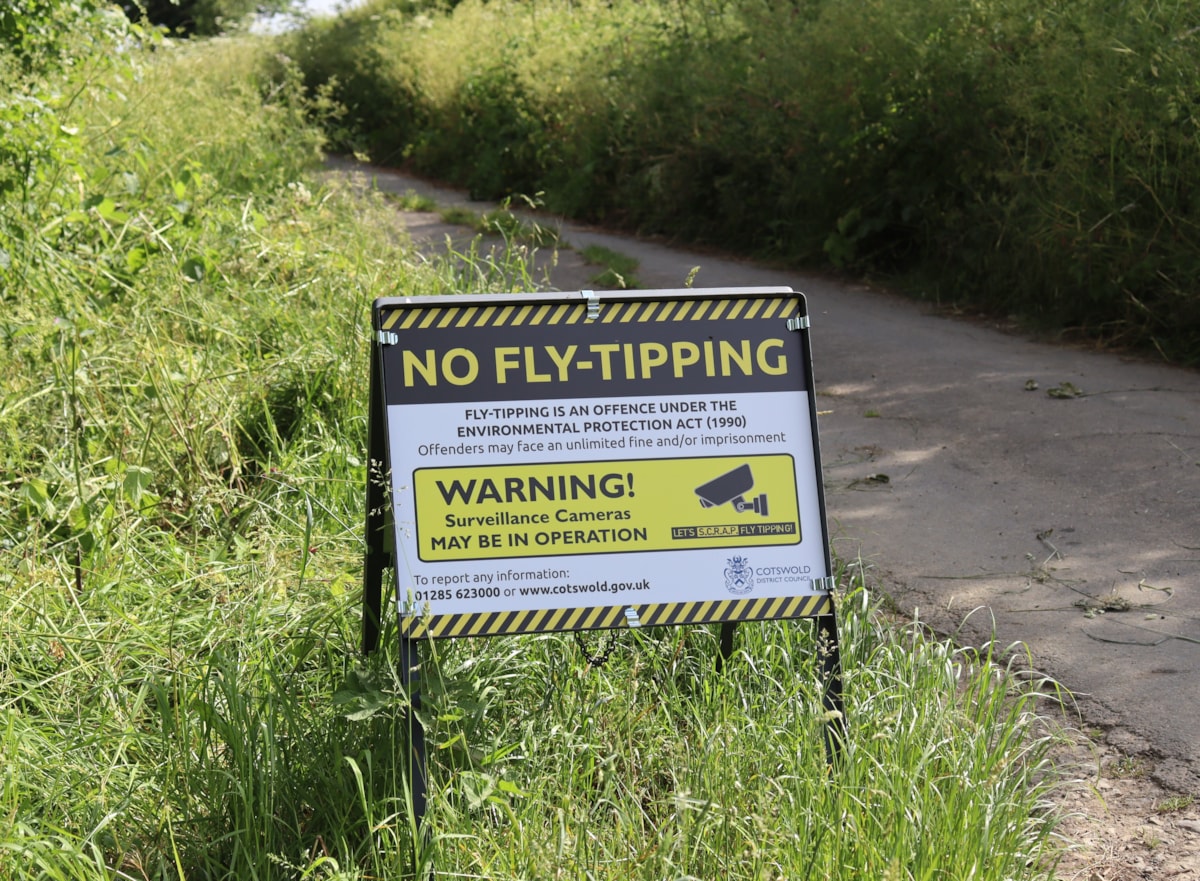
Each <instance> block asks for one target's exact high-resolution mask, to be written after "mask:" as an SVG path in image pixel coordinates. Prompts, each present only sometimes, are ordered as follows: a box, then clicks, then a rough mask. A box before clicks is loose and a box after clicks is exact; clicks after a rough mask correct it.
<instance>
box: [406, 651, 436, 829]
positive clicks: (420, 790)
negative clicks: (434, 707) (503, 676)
mask: <svg viewBox="0 0 1200 881" xmlns="http://www.w3.org/2000/svg"><path fill="white" fill-rule="evenodd" d="M399 667H400V669H399V674H400V683H401V684H402V685H403V686H404V691H405V693H406V694H407V695H408V709H407V710H406V711H405V714H404V720H403V726H404V729H405V731H406V733H407V735H408V736H407V738H406V739H407V740H408V744H407V749H408V757H407V760H406V761H404V763H403V765H402V767H405V768H407V771H408V787H409V794H410V795H411V797H412V811H413V816H412V828H413V832H414V834H415V835H417V836H419V835H421V834H422V828H423V826H424V821H425V805H426V793H427V786H428V779H429V774H428V768H427V766H426V761H425V727H424V726H423V725H422V724H421V719H420V716H419V715H418V711H419V710H420V709H421V692H420V679H421V673H420V653H419V652H418V650H417V641H416V640H413V639H408V638H407V637H405V636H401V637H400V662H399ZM413 849H414V851H415V850H417V842H416V841H414V842H413Z"/></svg>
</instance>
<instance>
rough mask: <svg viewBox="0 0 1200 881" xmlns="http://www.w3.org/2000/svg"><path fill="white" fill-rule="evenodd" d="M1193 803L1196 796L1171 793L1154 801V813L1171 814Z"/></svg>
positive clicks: (1185, 808) (1183, 809)
mask: <svg viewBox="0 0 1200 881" xmlns="http://www.w3.org/2000/svg"><path fill="white" fill-rule="evenodd" d="M1195 803H1196V797H1195V796H1193V795H1173V796H1171V797H1169V798H1164V799H1162V800H1161V801H1158V802H1155V804H1154V812H1155V813H1156V814H1173V813H1175V812H1177V811H1186V810H1187V809H1188V808H1190V807H1191V806H1192V805H1194V804H1195Z"/></svg>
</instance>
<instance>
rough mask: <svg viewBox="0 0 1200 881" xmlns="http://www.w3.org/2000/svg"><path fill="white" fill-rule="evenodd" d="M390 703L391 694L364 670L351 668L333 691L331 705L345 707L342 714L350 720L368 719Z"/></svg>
mask: <svg viewBox="0 0 1200 881" xmlns="http://www.w3.org/2000/svg"><path fill="white" fill-rule="evenodd" d="M391 703H392V698H391V696H390V695H388V694H387V693H386V692H384V690H383V688H382V687H381V686H380V684H379V682H378V681H377V680H376V679H375V677H374V676H373V675H372V674H371V673H369V672H367V671H365V670H351V671H350V672H349V673H348V674H347V675H346V678H345V679H344V680H342V684H341V685H339V686H338V687H337V689H336V690H335V691H334V692H333V705H334V706H335V707H343V708H345V709H344V710H343V712H342V716H343V718H345V719H348V720H349V721H351V722H361V721H363V720H364V719H370V718H371V717H372V716H374V715H376V714H378V713H380V712H382V711H384V710H386V709H387V708H388V707H389V706H390V705H391Z"/></svg>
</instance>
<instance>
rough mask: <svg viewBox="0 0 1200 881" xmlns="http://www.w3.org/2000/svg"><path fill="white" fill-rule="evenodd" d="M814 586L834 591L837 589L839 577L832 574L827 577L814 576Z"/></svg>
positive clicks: (828, 591)
mask: <svg viewBox="0 0 1200 881" xmlns="http://www.w3.org/2000/svg"><path fill="white" fill-rule="evenodd" d="M812 586H813V587H815V588H816V589H817V590H820V591H824V592H825V593H833V592H834V591H835V590H837V579H836V578H834V577H833V576H832V575H830V576H828V577H827V578H814V579H813V580H812Z"/></svg>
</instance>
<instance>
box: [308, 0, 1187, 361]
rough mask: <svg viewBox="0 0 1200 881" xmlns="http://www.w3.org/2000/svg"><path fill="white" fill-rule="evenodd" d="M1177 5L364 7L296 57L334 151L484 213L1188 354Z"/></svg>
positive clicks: (1183, 91)
mask: <svg viewBox="0 0 1200 881" xmlns="http://www.w3.org/2000/svg"><path fill="white" fill-rule="evenodd" d="M1198 41H1200V7H1197V6H1196V5H1195V4H1194V3H1191V2H1185V0H1167V2H1162V3H1155V4H1116V5H1114V4H1112V3H1108V2H1104V0H1082V2H1066V0H1051V2H1044V0H930V2H921V3H894V2H883V0H870V2H860V0H797V2H789V3H784V2H776V0H745V2H738V3H732V2H724V0H700V2H689V3H678V2H673V0H670V2H669V0H659V2H650V3H646V2H632V0H612V2H608V0H604V2H601V0H572V2H554V0H551V2H535V3H530V2H517V0H488V2H483V0H465V2H462V3H459V4H457V5H453V6H452V7H451V6H446V7H439V6H436V5H428V6H423V5H414V4H412V3H403V4H398V3H394V2H388V0H375V2H374V3H371V4H368V5H367V6H366V7H365V8H364V9H362V10H361V11H357V12H355V13H352V14H350V15H347V16H344V17H343V18H342V19H340V20H330V21H321V22H316V23H314V24H313V25H311V26H310V27H309V28H308V29H306V30H305V31H304V32H303V33H301V34H300V35H299V36H297V37H295V38H294V39H293V40H292V41H291V42H290V44H289V48H288V52H289V54H291V55H292V56H294V57H295V58H296V59H297V60H298V62H299V63H300V66H301V68H302V69H303V70H304V72H305V77H306V82H307V83H308V84H309V85H310V87H316V86H317V85H319V84H330V83H332V84H334V86H335V89H334V94H335V96H336V97H337V99H338V100H339V101H341V102H342V103H343V104H344V105H345V106H346V107H347V108H348V109H349V110H350V117H349V119H348V126H344V127H343V129H342V131H341V132H340V139H341V140H340V142H341V145H342V146H343V147H346V148H355V149H367V150H369V151H370V153H371V154H372V155H373V156H374V157H376V158H377V159H379V160H381V161H386V162H392V163H400V162H406V163H409V164H410V165H411V166H412V167H414V168H416V169H418V170H420V171H422V172H426V173H430V174H434V175H440V176H443V177H445V178H448V179H450V180H452V181H455V182H457V183H460V184H464V185H467V186H469V187H470V188H471V190H472V191H473V192H474V193H475V194H476V195H479V196H484V197H497V196H504V195H507V194H511V193H514V192H521V193H526V194H530V193H533V192H542V193H543V194H544V196H543V198H544V200H545V202H546V204H547V206H549V207H550V208H552V209H554V210H558V211H561V212H564V213H567V214H571V215H575V216H578V217H583V218H589V219H601V220H606V221H609V222H616V223H621V224H624V225H627V226H632V227H636V228H640V229H642V230H644V231H652V232H665V233H671V234H675V235H684V236H688V237H691V238H693V239H696V240H699V241H705V242H710V243H716V244H719V245H723V246H727V247H730V248H734V249H739V250H748V251H753V252H758V253H768V254H770V255H772V256H775V257H783V258H785V259H790V260H793V261H796V262H799V263H807V264H810V265H811V264H815V263H828V264H832V265H834V266H837V267H844V268H847V269H850V270H853V271H857V272H869V273H875V274H884V275H886V276H887V277H889V278H892V279H894V280H898V281H899V282H900V283H901V284H903V285H905V286H907V287H908V288H910V289H911V290H913V291H914V292H915V293H918V294H921V295H924V296H927V297H930V298H935V299H937V300H939V301H945V302H951V301H954V302H969V303H972V304H974V305H979V306H983V307H984V308H987V309H990V310H992V311H994V312H997V313H1001V314H1007V313H1019V314H1021V315H1024V316H1025V317H1027V318H1030V319H1032V320H1034V321H1035V322H1037V323H1039V324H1041V325H1042V326H1045V327H1050V328H1054V329H1058V330H1061V331H1067V332H1082V333H1084V334H1087V335H1089V336H1091V337H1094V338H1099V339H1101V340H1104V341H1108V342H1116V343H1121V344H1131V345H1139V346H1145V347H1156V348H1157V349H1158V350H1159V351H1160V352H1161V354H1163V355H1164V356H1166V357H1168V358H1172V359H1177V360H1180V361H1185V362H1196V361H1198V360H1200V295H1198V294H1197V291H1196V290H1195V285H1194V282H1193V281H1192V279H1194V278H1196V277H1197V270H1200V247H1198V245H1200V237H1198V233H1200V231H1198V229H1197V220H1198V212H1200V199H1198V197H1197V190H1196V187H1195V185H1194V182H1195V181H1196V180H1200V149H1198V146H1200V144H1198V141H1197V137H1198V123H1200V110H1198V107H1200V105H1198V100H1200V64H1198V63H1197V62H1198V60H1200V59H1198V57H1197V46H1198Z"/></svg>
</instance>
